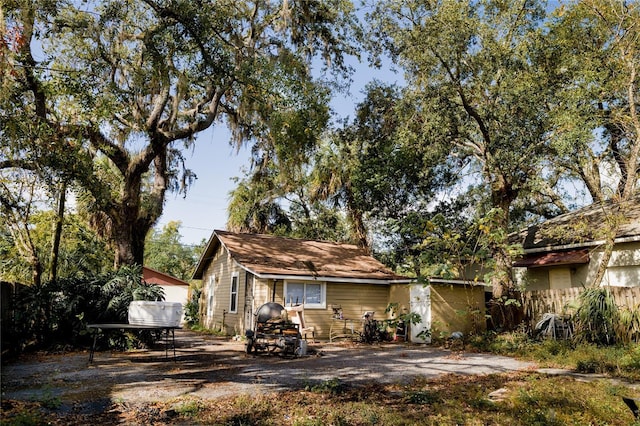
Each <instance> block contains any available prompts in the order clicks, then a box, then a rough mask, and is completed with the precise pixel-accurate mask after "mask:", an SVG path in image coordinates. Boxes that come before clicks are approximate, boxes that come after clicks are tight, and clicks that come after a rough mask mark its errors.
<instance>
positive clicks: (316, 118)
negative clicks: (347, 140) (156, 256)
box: [0, 0, 358, 265]
mask: <svg viewBox="0 0 640 426" xmlns="http://www.w3.org/2000/svg"><path fill="white" fill-rule="evenodd" d="M87 10H90V11H91V12H90V13H87ZM3 12H4V15H3V16H5V17H6V19H7V23H8V26H9V29H10V30H12V31H11V33H13V31H14V30H15V32H17V33H18V34H19V35H20V37H21V39H22V42H21V43H16V44H15V45H12V47H14V48H13V49H9V48H8V47H9V45H6V46H5V43H3V44H2V46H3V51H2V55H3V56H2V57H3V59H4V58H5V55H6V57H7V59H8V61H9V63H10V64H11V66H5V64H4V63H5V62H6V60H3V66H2V69H1V70H0V72H2V76H3V77H8V78H7V80H8V81H7V82H6V83H5V81H4V78H3V84H2V85H3V87H7V88H8V89H11V90H7V91H6V92H5V91H3V92H1V93H0V94H1V98H0V120H2V121H0V123H2V124H4V123H7V124H10V125H8V126H4V125H3V126H0V128H2V130H1V131H2V136H3V140H4V139H5V138H6V139H7V140H10V141H11V147H12V148H15V149H12V150H11V155H10V156H8V158H10V161H9V162H4V161H2V162H1V163H0V168H14V167H18V168H24V169H30V170H35V169H40V168H42V169H46V170H47V174H49V175H51V176H55V177H64V178H65V179H66V181H68V182H70V183H74V184H76V185H77V186H78V187H79V188H80V192H81V193H82V194H81V197H80V198H82V202H81V203H80V205H83V206H90V209H91V213H92V222H93V223H94V224H95V227H96V230H98V231H100V232H103V233H104V234H105V236H107V237H109V239H110V240H113V241H114V242H115V243H116V244H115V246H116V247H117V249H116V264H117V265H120V264H134V263H137V264H141V263H142V262H143V256H144V240H145V237H146V235H147V233H148V231H149V230H150V229H151V228H152V226H153V225H154V224H155V223H156V222H157V220H158V218H159V217H160V216H161V214H162V210H163V203H164V200H165V195H166V192H167V191H174V192H182V193H186V190H187V188H188V187H189V185H190V184H191V182H192V181H193V180H194V179H195V175H194V174H193V173H192V172H191V171H190V170H189V169H188V168H187V167H186V164H185V156H184V151H183V150H184V149H187V148H189V147H190V146H191V145H192V144H193V142H194V141H195V137H196V135H197V134H198V133H199V132H201V131H203V130H205V129H207V128H209V127H210V126H212V125H214V124H216V125H217V124H219V123H224V124H226V125H228V126H229V128H230V130H231V132H232V135H233V140H232V141H230V142H232V143H234V144H236V145H237V146H241V144H242V143H244V142H250V143H251V144H252V146H253V152H254V153H255V154H256V157H260V156H264V157H265V158H267V157H278V158H279V160H280V161H281V163H282V165H283V167H288V166H289V165H290V164H294V165H296V164H298V163H300V162H301V161H302V160H303V159H304V158H305V157H306V155H307V154H308V152H309V151H310V150H311V149H312V148H313V146H314V145H315V144H316V142H317V139H318V137H319V136H320V135H321V132H322V129H323V128H324V126H325V125H326V122H327V120H328V118H329V109H328V104H329V102H328V100H329V97H328V96H329V91H330V86H329V83H330V82H329V81H326V80H323V79H322V78H316V77H315V76H312V75H311V73H310V69H311V63H312V62H313V64H314V68H315V67H316V65H318V66H319V68H320V69H322V70H323V71H327V73H326V74H324V76H325V78H326V79H327V80H328V79H332V80H333V81H334V82H336V83H340V80H341V79H342V78H344V77H346V76H348V73H349V66H348V65H347V64H346V63H345V60H344V57H345V56H347V55H352V54H357V53H358V49H357V48H356V47H355V44H356V41H355V40H354V37H353V36H354V32H355V33H357V32H358V26H357V23H356V20H355V15H354V13H353V6H352V4H351V3H350V2H346V1H343V0H332V1H329V2H308V1H303V2H296V4H295V5H293V4H291V2H288V1H277V2H265V3H258V4H254V3H250V2H247V3H246V4H245V3H239V4H231V3H225V2H204V3H199V4H197V5H196V4H195V3H193V2H191V1H188V0H187V1H185V0H178V1H174V2H170V3H162V4H156V3H154V2H136V1H124V2H123V1H119V0H113V1H112V0H108V1H97V2H96V1H90V2H89V4H80V3H74V2H56V3H55V7H53V6H50V5H48V4H41V3H37V2H36V3H11V4H10V5H7V8H6V9H5V10H3ZM247 28H251V29H252V30H251V31H246V29H247ZM32 48H33V49H34V50H35V49H37V52H36V53H34V52H33V51H32ZM314 60H318V61H317V62H315V61H314ZM52 70H55V72H52ZM17 110H19V111H22V114H15V111H17Z"/></svg>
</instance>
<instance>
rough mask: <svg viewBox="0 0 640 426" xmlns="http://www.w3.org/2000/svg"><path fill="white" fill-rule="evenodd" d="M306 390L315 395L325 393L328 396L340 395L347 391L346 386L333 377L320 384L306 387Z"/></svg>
mask: <svg viewBox="0 0 640 426" xmlns="http://www.w3.org/2000/svg"><path fill="white" fill-rule="evenodd" d="M306 389H307V390H309V391H311V392H315V393H326V394H330V395H340V394H342V393H344V392H346V391H347V389H348V386H347V385H346V384H345V383H344V382H342V381H341V380H340V379H338V378H336V377H334V378H332V379H328V380H325V381H323V382H322V383H319V384H315V385H312V386H306Z"/></svg>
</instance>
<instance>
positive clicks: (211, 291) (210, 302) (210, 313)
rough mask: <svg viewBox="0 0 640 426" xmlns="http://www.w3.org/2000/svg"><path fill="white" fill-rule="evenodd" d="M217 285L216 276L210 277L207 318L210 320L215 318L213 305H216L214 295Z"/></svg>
mask: <svg viewBox="0 0 640 426" xmlns="http://www.w3.org/2000/svg"><path fill="white" fill-rule="evenodd" d="M215 285H216V276H215V275H210V276H209V282H208V287H209V288H208V291H209V298H208V300H207V317H208V318H213V303H214V299H213V295H214V286H215Z"/></svg>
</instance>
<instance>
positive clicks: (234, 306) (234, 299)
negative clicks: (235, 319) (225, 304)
mask: <svg viewBox="0 0 640 426" xmlns="http://www.w3.org/2000/svg"><path fill="white" fill-rule="evenodd" d="M229 312H230V313H236V312H238V273H237V272H234V273H233V276H232V277H231V303H230V304H229Z"/></svg>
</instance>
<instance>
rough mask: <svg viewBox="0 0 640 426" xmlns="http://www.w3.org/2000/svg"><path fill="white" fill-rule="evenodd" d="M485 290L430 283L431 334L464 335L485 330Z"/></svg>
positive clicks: (474, 287)
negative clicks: (456, 332)
mask: <svg viewBox="0 0 640 426" xmlns="http://www.w3.org/2000/svg"><path fill="white" fill-rule="evenodd" d="M484 318H485V290H484V287H482V286H470V285H469V286H466V285H453V284H431V324H432V325H431V333H432V335H433V336H434V337H440V336H439V334H441V333H442V334H446V335H449V334H450V333H452V332H454V331H461V332H463V333H465V334H468V333H470V332H478V331H482V330H485V329H486V321H485V320H484Z"/></svg>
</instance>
